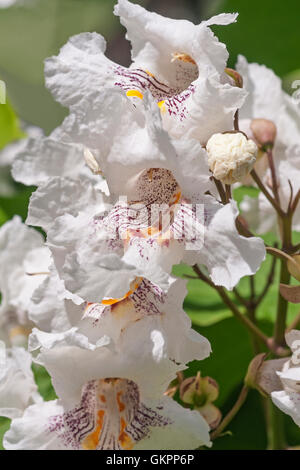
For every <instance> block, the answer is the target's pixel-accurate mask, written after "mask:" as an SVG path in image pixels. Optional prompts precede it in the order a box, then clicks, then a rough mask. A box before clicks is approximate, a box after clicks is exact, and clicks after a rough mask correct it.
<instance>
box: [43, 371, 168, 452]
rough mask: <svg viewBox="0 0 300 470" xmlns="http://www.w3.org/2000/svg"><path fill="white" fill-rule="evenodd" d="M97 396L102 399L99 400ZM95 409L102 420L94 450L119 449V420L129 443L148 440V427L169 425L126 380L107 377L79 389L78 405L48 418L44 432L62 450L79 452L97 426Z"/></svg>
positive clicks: (159, 406)
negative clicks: (59, 442) (80, 395)
mask: <svg viewBox="0 0 300 470" xmlns="http://www.w3.org/2000/svg"><path fill="white" fill-rule="evenodd" d="M101 397H104V398H105V400H103V399H102V400H101V399H100V398H101ZM118 397H119V398H118ZM120 400H121V401H122V408H121V407H120ZM99 410H103V411H104V415H103V416H104V419H103V423H102V427H101V432H100V435H99V442H98V445H97V446H96V449H97V450H100V449H104V450H105V449H106V450H107V449H111V450H122V442H121V441H120V432H121V430H122V426H121V417H122V419H123V420H125V422H126V428H125V433H126V434H127V435H128V436H130V438H131V440H132V441H133V443H137V442H138V441H140V440H141V439H144V438H146V437H149V436H150V433H151V431H152V429H151V428H154V427H162V426H167V425H169V424H171V423H172V421H171V420H170V419H169V418H166V417H164V416H162V415H161V414H160V413H159V411H162V410H163V407H162V406H161V405H159V404H158V406H157V407H156V408H153V409H152V408H149V407H147V406H145V405H144V404H143V403H142V402H141V401H140V393H139V389H138V386H137V384H136V383H134V382H132V381H131V380H127V379H110V378H109V379H102V380H99V381H96V380H92V381H90V382H88V383H87V384H86V385H85V387H84V388H83V393H82V398H81V402H80V404H79V406H78V407H76V408H74V409H73V410H71V411H68V412H65V413H63V414H61V415H56V416H51V417H50V419H49V422H48V431H49V432H50V433H56V434H57V436H58V438H59V439H60V440H61V442H62V444H63V446H64V447H65V448H68V449H74V450H80V449H82V444H83V442H84V440H85V438H86V437H87V436H89V435H91V433H92V432H93V431H94V430H95V428H96V426H97V413H98V411H99Z"/></svg>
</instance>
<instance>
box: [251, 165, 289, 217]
mask: <svg viewBox="0 0 300 470" xmlns="http://www.w3.org/2000/svg"><path fill="white" fill-rule="evenodd" d="M250 174H251V176H252V178H253V179H254V181H255V183H256V184H257V186H258V187H259V189H260V190H261V191H262V193H263V194H264V195H265V196H266V198H267V199H268V201H269V202H270V203H271V204H272V206H273V207H274V209H275V210H276V212H277V213H278V214H279V215H280V216H281V217H285V212H284V211H283V210H282V209H281V207H280V206H279V204H278V202H277V201H276V200H275V199H274V198H273V197H272V196H271V194H270V193H269V191H268V190H267V188H266V187H265V185H264V184H263V182H262V181H261V179H260V177H259V176H258V174H257V173H256V171H255V170H252V171H251V173H250Z"/></svg>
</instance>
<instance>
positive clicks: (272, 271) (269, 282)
mask: <svg viewBox="0 0 300 470" xmlns="http://www.w3.org/2000/svg"><path fill="white" fill-rule="evenodd" d="M276 261H277V258H276V257H275V256H274V257H273V258H272V264H271V269H270V272H269V275H268V278H267V281H266V284H265V287H264V288H263V290H262V292H261V294H260V295H259V296H258V297H257V299H256V301H255V305H256V307H258V305H259V304H260V303H261V302H262V300H263V299H264V298H265V296H266V295H267V293H268V290H269V289H270V287H271V285H272V284H273V281H274V276H275V268H276Z"/></svg>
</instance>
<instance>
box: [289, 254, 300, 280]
mask: <svg viewBox="0 0 300 470" xmlns="http://www.w3.org/2000/svg"><path fill="white" fill-rule="evenodd" d="M287 268H288V270H289V273H290V274H291V275H292V276H293V277H294V278H295V279H297V281H299V282H300V255H294V256H293V262H292V261H291V260H288V262H287Z"/></svg>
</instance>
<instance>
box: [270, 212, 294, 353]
mask: <svg viewBox="0 0 300 470" xmlns="http://www.w3.org/2000/svg"><path fill="white" fill-rule="evenodd" d="M281 223H282V252H284V253H287V252H289V250H290V248H291V245H292V217H291V216H286V217H284V218H283V219H281ZM290 279H291V275H290V273H289V270H288V267H287V260H286V259H282V260H281V267H280V281H279V282H280V284H289V283H290ZM287 311H288V301H287V300H286V299H284V298H283V297H282V295H281V294H280V292H278V301H277V316H276V323H275V327H274V343H275V345H276V346H285V330H286V319H287Z"/></svg>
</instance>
